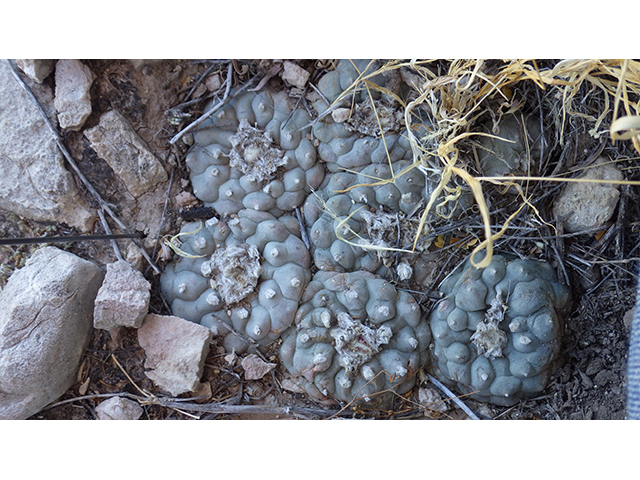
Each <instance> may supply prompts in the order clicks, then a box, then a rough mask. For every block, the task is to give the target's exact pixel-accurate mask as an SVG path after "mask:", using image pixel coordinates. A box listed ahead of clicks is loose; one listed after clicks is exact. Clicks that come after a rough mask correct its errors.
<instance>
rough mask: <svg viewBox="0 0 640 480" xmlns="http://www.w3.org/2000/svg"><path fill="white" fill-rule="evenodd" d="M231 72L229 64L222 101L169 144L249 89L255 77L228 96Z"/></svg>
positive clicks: (170, 142) (231, 64) (230, 64)
mask: <svg viewBox="0 0 640 480" xmlns="http://www.w3.org/2000/svg"><path fill="white" fill-rule="evenodd" d="M232 72H233V63H229V69H228V72H227V80H226V82H227V87H226V91H225V92H224V97H223V98H222V100H220V102H218V103H217V104H216V105H214V106H213V107H211V109H209V111H207V112H206V113H204V114H203V115H202V116H201V117H200V118H198V119H197V120H195V121H194V122H192V123H190V124H189V125H188V126H187V127H185V128H184V129H182V130H181V131H180V132H179V133H178V134H176V135H175V136H174V137H173V138H172V139H171V140H169V144H171V145H173V144H174V143H176V142H177V141H178V140H180V139H181V138H182V137H183V136H184V135H186V134H187V133H189V132H190V131H191V130H193V129H194V128H196V127H197V126H198V125H200V124H201V123H202V122H204V121H205V120H206V119H207V118H209V117H211V116H212V115H213V114H214V113H216V112H217V111H218V110H220V109H221V108H222V107H224V106H225V105H226V104H227V103H229V102H230V101H231V100H233V99H234V98H235V97H237V96H238V95H239V94H240V93H242V92H243V91H245V90H246V89H247V88H249V86H250V85H251V84H252V83H253V81H254V80H255V77H253V78H251V79H250V80H249V81H248V82H247V83H245V84H244V85H243V86H242V87H240V88H239V89H238V90H237V91H236V92H235V93H234V94H233V95H230V92H231V83H232Z"/></svg>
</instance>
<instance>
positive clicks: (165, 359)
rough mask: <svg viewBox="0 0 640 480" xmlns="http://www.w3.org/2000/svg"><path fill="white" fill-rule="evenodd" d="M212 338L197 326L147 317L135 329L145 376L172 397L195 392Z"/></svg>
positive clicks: (171, 319)
mask: <svg viewBox="0 0 640 480" xmlns="http://www.w3.org/2000/svg"><path fill="white" fill-rule="evenodd" d="M212 337H213V333H212V332H211V330H210V329H208V328H207V327H203V326H201V325H198V324H196V323H193V322H189V321H187V320H183V319H182V318H179V317H172V316H163V315H155V314H151V313H150V314H148V315H147V316H146V317H145V319H144V323H143V324H142V327H140V328H139V329H138V342H139V343H140V346H141V347H142V348H144V350H145V352H146V354H147V359H146V361H145V363H144V366H145V368H146V369H148V370H147V372H146V375H147V377H149V378H150V379H151V380H153V382H154V383H155V384H156V385H157V386H158V387H160V388H161V389H162V390H165V391H167V392H169V393H170V394H171V395H173V396H177V395H180V394H181V393H185V392H193V391H195V390H197V389H198V387H199V386H200V377H202V372H203V370H204V361H205V358H206V357H207V354H208V353H209V342H210V341H211V338H212Z"/></svg>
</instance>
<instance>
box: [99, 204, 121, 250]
mask: <svg viewBox="0 0 640 480" xmlns="http://www.w3.org/2000/svg"><path fill="white" fill-rule="evenodd" d="M98 216H99V217H100V221H101V222H102V226H103V228H104V231H105V232H106V233H107V235H111V228H110V227H109V222H107V219H106V218H104V211H103V210H102V209H100V208H99V209H98ZM109 241H110V242H111V248H113V252H114V253H115V254H116V258H117V259H118V260H122V259H123V258H122V253H120V248H119V247H118V244H117V243H116V241H115V240H114V239H111V240H109Z"/></svg>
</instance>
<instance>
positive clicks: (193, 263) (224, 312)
mask: <svg viewBox="0 0 640 480" xmlns="http://www.w3.org/2000/svg"><path fill="white" fill-rule="evenodd" d="M198 228H199V225H198V224H197V223H189V224H187V225H185V226H184V227H183V228H182V232H183V233H191V234H190V235H183V236H181V239H182V240H183V244H182V246H181V247H180V248H181V250H182V251H183V252H185V253H186V254H187V255H189V257H182V258H180V259H179V260H178V261H177V262H175V263H172V264H169V265H167V267H166V269H165V272H164V274H163V275H162V277H161V278H160V286H161V289H162V294H163V295H164V298H165V299H166V300H167V302H168V303H169V305H170V306H171V311H172V312H173V314H174V315H176V316H179V317H182V318H184V319H186V320H190V321H192V322H196V323H200V324H201V325H205V326H207V327H210V328H211V329H212V330H213V331H214V333H215V334H217V335H224V337H225V339H224V345H225V347H226V349H227V350H228V351H229V352H231V351H234V350H235V351H236V352H237V353H242V352H244V351H245V350H246V349H247V347H248V345H249V342H252V341H253V342H256V343H257V344H259V345H261V346H266V345H268V344H269V343H271V342H273V341H274V340H276V339H277V338H278V337H279V336H280V334H281V333H282V332H283V331H284V330H285V329H286V328H287V327H289V325H291V323H292V322H293V319H294V316H295V313H296V311H297V309H298V302H299V300H300V297H301V296H302V292H303V291H304V289H305V287H306V286H307V284H308V283H309V280H310V279H311V271H310V267H311V259H310V256H309V251H308V250H307V248H306V246H305V245H304V243H303V242H302V240H300V238H299V227H298V221H297V219H295V218H293V217H292V216H290V215H283V216H281V217H280V218H279V219H276V218H275V217H274V216H273V215H271V214H269V213H266V212H258V211H255V210H241V211H240V212H238V215H237V217H235V218H233V219H228V220H225V221H220V220H218V219H217V218H212V219H210V220H208V221H207V222H206V223H205V224H204V226H203V227H202V228H200V229H199V230H198ZM192 232H195V233H192ZM229 327H231V328H229ZM232 329H233V330H232ZM234 331H235V332H234Z"/></svg>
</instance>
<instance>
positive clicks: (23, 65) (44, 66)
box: [16, 59, 56, 83]
mask: <svg viewBox="0 0 640 480" xmlns="http://www.w3.org/2000/svg"><path fill="white" fill-rule="evenodd" d="M16 63H17V64H18V67H20V70H22V71H23V72H24V73H25V75H27V76H28V77H29V78H30V79H31V80H33V81H34V82H36V83H42V82H44V79H45V78H47V77H48V76H49V74H50V73H51V72H53V67H54V66H55V64H56V61H55V60H50V59H47V60H23V59H20V60H16Z"/></svg>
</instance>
